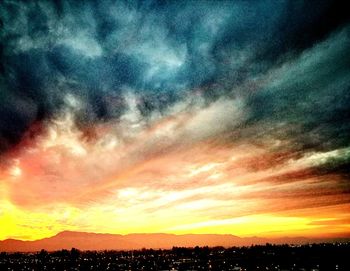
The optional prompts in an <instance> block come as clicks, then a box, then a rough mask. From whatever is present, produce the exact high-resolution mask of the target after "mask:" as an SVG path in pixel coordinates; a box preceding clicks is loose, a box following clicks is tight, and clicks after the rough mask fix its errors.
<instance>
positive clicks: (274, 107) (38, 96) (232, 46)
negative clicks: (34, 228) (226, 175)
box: [0, 0, 350, 151]
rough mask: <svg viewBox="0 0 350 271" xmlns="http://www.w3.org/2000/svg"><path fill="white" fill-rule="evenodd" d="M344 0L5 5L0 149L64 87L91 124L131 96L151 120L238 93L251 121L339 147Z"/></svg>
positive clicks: (52, 104)
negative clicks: (200, 100)
mask: <svg viewBox="0 0 350 271" xmlns="http://www.w3.org/2000/svg"><path fill="white" fill-rule="evenodd" d="M341 2H342V1H326V0H322V1H159V2H158V1H140V2H138V1H89V2H88V1H84V2H80V1H51V2H50V1H31V2H27V1H2V2H1V4H0V5H1V6H0V18H1V47H0V48H1V56H0V57H1V58H0V59H1V70H0V71H1V75H0V87H1V90H0V91H1V93H0V97H1V107H0V149H1V151H6V150H8V149H9V148H11V146H14V145H15V144H16V143H17V142H18V141H19V140H20V139H21V137H22V136H23V134H24V133H25V132H26V131H27V129H28V128H29V127H30V126H31V124H32V123H34V122H36V121H39V122H40V121H43V120H45V119H50V118H52V117H53V116H55V114H57V112H59V111H60V110H62V108H63V107H65V106H66V102H65V97H66V96H67V94H69V95H74V97H78V98H79V99H81V100H83V101H84V103H85V105H86V106H85V107H84V110H83V111H79V113H77V121H78V122H79V123H81V125H88V124H89V123H92V122H93V123H94V122H104V121H108V120H110V119H118V118H119V117H120V116H121V115H122V114H123V112H124V110H125V99H124V98H123V97H124V96H123V93H125V92H130V91H131V92H133V93H136V94H137V95H138V97H139V98H138V99H139V101H138V105H137V106H138V107H139V109H140V111H141V113H142V114H143V115H144V116H146V117H147V116H148V115H149V114H151V113H152V112H154V111H157V112H162V111H164V110H166V108H167V107H168V106H169V105H171V104H174V103H176V102H177V101H179V100H181V99H183V98H184V97H187V95H191V93H198V92H199V93H200V95H201V96H202V97H204V98H205V99H206V100H207V102H208V104H209V103H211V102H213V101H215V100H217V99H219V98H220V97H231V98H232V97H236V96H243V97H244V99H245V100H246V101H247V104H248V105H249V107H250V115H249V118H247V120H246V125H254V124H255V123H260V124H261V125H263V124H268V125H269V126H271V125H272V126H273V123H299V124H302V126H303V128H302V129H303V131H301V132H300V133H299V134H296V135H295V140H296V141H297V142H298V144H299V145H300V147H301V148H306V147H310V148H319V147H321V148H324V147H327V146H325V145H327V144H328V145H330V146H328V147H331V148H332V146H333V145H334V144H335V145H341V146H346V145H348V143H349V141H348V134H349V124H348V115H349V86H350V84H349V81H350V79H349V68H350V61H349V60H348V58H347V52H349V49H350V48H349V47H350V45H349V29H350V28H349V25H348V21H349V16H348V14H347V12H346V8H345V6H344V5H343V4H341ZM320 44H321V45H320ZM312 48H313V51H312V53H311V54H312V55H311V56H307V55H308V54H309V51H310V50H311V49H312ZM303 54H305V57H304V58H305V61H304V60H303ZM308 57H309V59H308ZM290 65H291V66H292V68H290V69H289V68H285V69H284V68H283V67H284V66H285V67H289V66H290ZM276 69H281V71H280V73H281V74H280V78H269V74H270V73H272V72H273V71H274V70H276ZM270 124H271V125H270ZM315 129H316V130H315ZM317 131H318V132H317ZM320 131H321V132H320ZM311 132H312V133H318V134H317V135H313V136H308V133H311ZM287 133H288V132H287ZM300 142H302V143H300Z"/></svg>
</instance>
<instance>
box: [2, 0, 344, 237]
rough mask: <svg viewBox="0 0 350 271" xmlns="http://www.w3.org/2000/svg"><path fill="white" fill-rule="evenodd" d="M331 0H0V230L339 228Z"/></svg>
mask: <svg viewBox="0 0 350 271" xmlns="http://www.w3.org/2000/svg"><path fill="white" fill-rule="evenodd" d="M341 2H342V1H331V0H329V1H328V0H319V1H299V0H298V1H294V0H293V1H286V0H285V1H272V0H271V1H243V0H242V1H240V0H237V1H107V0H106V1H81V2H80V1H8V0H5V1H1V3H0V103H1V105H0V225H1V226H0V240H1V239H6V238H15V239H21V240H35V239H40V238H43V237H48V236H52V235H55V234H57V233H58V232H61V231H64V230H72V231H82V232H98V233H119V234H128V233H160V232H161V233H175V234H185V233H216V234H233V235H237V236H242V237H247V236H259V237H285V236H289V237H294V236H305V237H342V236H349V235H350V183H349V181H350V180H349V179H350V178H349V176H350V174H349V168H350V137H349V135H350V121H349V120H350V119H349V116H350V58H349V57H348V54H349V51H350V20H349V19H350V16H349V15H348V12H347V9H346V7H345V4H342V3H341Z"/></svg>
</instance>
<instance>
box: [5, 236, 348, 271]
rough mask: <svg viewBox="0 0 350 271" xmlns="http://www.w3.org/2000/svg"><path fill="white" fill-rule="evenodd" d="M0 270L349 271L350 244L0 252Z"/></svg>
mask: <svg viewBox="0 0 350 271" xmlns="http://www.w3.org/2000/svg"><path fill="white" fill-rule="evenodd" d="M0 270H276V271H277V270H310V271H311V270H312V271H316V270H320V271H321V270H324V271H331V270H344V271H345V270H347V271H348V270H350V243H334V244H312V245H301V246H291V245H269V244H267V245H265V246H251V247H240V248H238V247H232V248H226V249H225V248H223V247H215V248H208V247H202V248H199V247H195V248H178V247H174V248H173V249H171V250H152V249H143V250H134V251H79V250H77V249H74V248H73V249H71V250H60V251H56V252H47V251H45V250H42V251H40V252H37V253H5V252H2V253H0Z"/></svg>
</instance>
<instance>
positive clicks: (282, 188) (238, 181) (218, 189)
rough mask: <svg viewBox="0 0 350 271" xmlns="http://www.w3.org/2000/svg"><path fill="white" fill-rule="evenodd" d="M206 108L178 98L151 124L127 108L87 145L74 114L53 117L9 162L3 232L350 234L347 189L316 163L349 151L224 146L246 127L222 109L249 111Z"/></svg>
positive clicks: (1, 202)
mask: <svg viewBox="0 0 350 271" xmlns="http://www.w3.org/2000/svg"><path fill="white" fill-rule="evenodd" d="M130 99H131V98H130ZM131 100H132V99H131ZM231 103H232V104H233V106H232V105H231ZM201 106H202V105H201V104H199V105H198V106H197V107H196V106H195V108H196V110H197V111H198V112H197V111H196V112H187V111H186V110H185V112H184V113H179V111H184V108H186V105H176V106H175V107H174V108H172V109H171V110H169V112H168V116H167V117H162V118H160V116H154V117H153V118H152V120H151V121H150V123H147V124H146V123H144V122H143V120H142V119H140V116H139V114H138V113H137V112H134V111H133V110H136V109H135V108H134V107H131V108H132V110H131V109H130V110H131V111H130V112H127V113H126V114H125V116H124V118H121V123H118V124H113V123H112V124H105V125H100V126H97V127H93V128H94V129H95V131H94V134H95V138H93V139H88V140H87V139H85V138H84V133H83V132H82V131H80V130H79V129H78V128H77V127H75V125H74V121H73V119H72V116H71V115H69V114H68V113H67V114H63V115H62V116H61V119H58V120H54V121H52V122H51V123H48V127H47V131H46V133H45V132H44V133H43V134H42V135H41V136H39V137H38V138H37V139H36V140H35V141H33V142H31V144H30V145H28V146H25V147H24V148H23V149H22V150H20V151H18V152H17V153H14V154H11V155H12V156H9V157H8V158H7V160H8V164H9V166H8V167H4V168H1V172H0V181H1V182H0V225H1V227H0V239H6V238H15V239H22V240H34V239H40V238H43V237H48V236H52V235H54V234H56V233H58V232H60V231H64V230H72V231H83V232H101V233H118V234H128V233H175V234H185V233H220V234H233V235H238V236H259V237H267V236H268V237H284V236H289V237H292V236H306V237H308V236H314V237H322V236H336V235H338V236H342V235H344V234H348V233H349V232H350V229H349V227H350V214H349V212H348V210H349V209H350V203H349V201H348V198H347V195H346V194H344V193H343V191H344V190H345V187H346V185H347V184H346V183H345V182H344V180H342V179H341V176H337V175H317V174H315V173H314V172H313V171H312V170H311V167H312V166H314V165H315V164H316V165H322V164H325V163H327V162H328V161H329V160H328V159H332V161H333V160H334V159H343V157H345V158H346V159H348V158H347V157H348V156H349V155H350V151H349V150H350V148H345V149H340V150H335V151H331V152H319V153H306V154H305V155H304V156H302V157H299V158H293V159H292V158H289V156H288V153H282V154H281V153H278V152H274V151H271V149H273V148H274V145H273V144H274V143H273V142H272V141H271V139H269V138H268V139H266V142H263V143H264V144H260V145H253V144H249V142H240V144H236V145H234V144H233V143H229V144H224V143H223V142H220V141H217V140H215V139H213V137H214V138H215V134H216V133H218V132H220V133H222V132H223V131H224V128H223V127H224V126H229V127H234V125H236V123H239V121H238V120H235V121H233V122H232V121H231V120H229V119H228V118H227V116H226V115H227V113H225V112H224V111H225V110H226V111H227V108H229V110H228V111H229V113H230V114H231V113H232V114H233V115H235V114H236V115H237V118H241V117H240V116H242V115H243V114H242V113H240V111H242V110H244V108H243V106H242V104H241V103H240V101H230V103H228V102H227V101H220V100H219V101H218V102H216V103H214V104H212V105H211V106H209V107H204V108H203V109H201ZM230 106H232V108H231V109H230ZM208 127H210V128H208ZM115 134H116V135H115ZM279 144H280V142H279ZM174 146H175V147H174ZM164 150H165V151H164Z"/></svg>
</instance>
